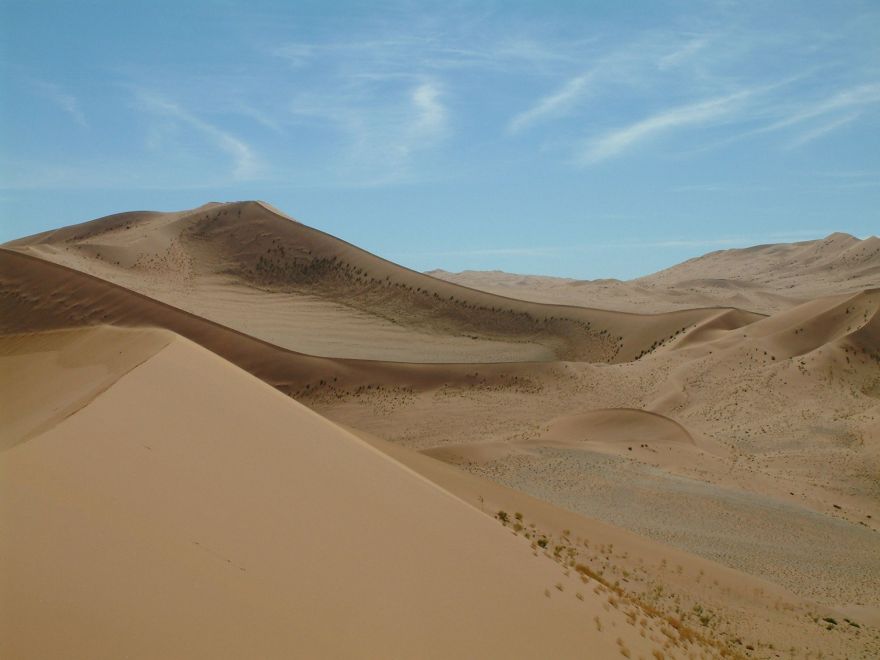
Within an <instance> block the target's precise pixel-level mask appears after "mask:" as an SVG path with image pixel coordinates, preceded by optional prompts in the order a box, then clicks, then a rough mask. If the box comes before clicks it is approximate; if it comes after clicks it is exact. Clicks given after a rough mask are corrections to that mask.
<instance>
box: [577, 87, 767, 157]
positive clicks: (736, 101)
mask: <svg viewBox="0 0 880 660" xmlns="http://www.w3.org/2000/svg"><path fill="white" fill-rule="evenodd" d="M753 93H754V92H753V91H751V90H745V91H741V92H736V93H734V94H728V95H727V96H721V97H716V98H712V99H708V100H706V101H701V102H699V103H692V104H689V105H683V106H679V107H677V108H673V109H671V110H666V111H664V112H660V113H658V114H655V115H653V116H651V117H648V118H647V119H643V120H641V121H639V122H636V123H634V124H631V125H629V126H627V127H625V128H621V129H617V130H613V131H610V132H608V133H606V134H605V135H602V136H600V137H598V138H596V139H594V140H591V141H590V143H589V144H588V146H587V148H586V149H585V150H584V151H583V153H582V154H581V155H580V157H579V160H580V162H581V163H583V164H593V163H598V162H600V161H603V160H607V159H609V158H613V157H615V156H619V155H620V154H622V153H623V152H624V151H626V150H628V149H630V148H632V147H633V146H635V145H636V144H638V143H639V142H642V141H644V140H647V139H648V138H650V137H653V136H655V135H658V134H660V133H664V132H667V131H671V130H673V129H676V128H680V127H683V126H690V125H695V124H706V123H711V122H713V121H716V120H719V119H721V118H723V117H725V116H729V115H730V114H731V113H732V112H733V111H734V110H736V109H737V108H738V107H739V106H740V103H741V102H742V101H743V100H745V99H746V98H748V97H749V96H751V95H752V94H753Z"/></svg>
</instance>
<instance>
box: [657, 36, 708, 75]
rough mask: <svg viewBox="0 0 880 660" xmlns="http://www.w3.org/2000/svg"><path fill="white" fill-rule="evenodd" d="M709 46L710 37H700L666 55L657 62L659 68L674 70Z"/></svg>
mask: <svg viewBox="0 0 880 660" xmlns="http://www.w3.org/2000/svg"><path fill="white" fill-rule="evenodd" d="M708 45H709V38H708V37H698V38H696V39H693V40H691V41H689V42H688V43H686V44H685V45H684V46H681V47H680V48H677V49H676V50H674V51H673V52H671V53H669V54H668V55H664V56H663V57H661V58H660V59H659V60H658V62H657V68H658V69H661V70H665V69H672V68H674V67H677V66H679V65H680V64H682V63H684V62H686V61H687V60H689V59H690V58H691V57H693V56H694V55H696V54H697V53H699V52H700V51H701V50H703V49H704V48H706V46H708Z"/></svg>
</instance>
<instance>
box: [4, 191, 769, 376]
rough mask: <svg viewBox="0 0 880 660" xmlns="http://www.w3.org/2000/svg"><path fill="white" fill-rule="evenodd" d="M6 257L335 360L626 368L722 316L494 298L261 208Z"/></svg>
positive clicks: (47, 240)
mask: <svg viewBox="0 0 880 660" xmlns="http://www.w3.org/2000/svg"><path fill="white" fill-rule="evenodd" d="M6 247H8V248H9V249H14V250H18V251H22V252H26V253H28V254H32V255H35V256H39V257H40V258H42V259H46V260H49V261H53V262H55V263H59V264H62V265H66V266H69V267H71V268H74V269H76V270H80V271H82V272H86V273H90V274H92V275H95V276H98V277H100V278H102V279H104V280H107V281H110V282H114V283H116V284H119V285H121V286H124V287H126V288H129V289H131V290H134V291H137V292H139V293H142V294H144V295H147V296H150V297H152V298H155V299H157V300H161V301H163V302H166V303H168V304H170V305H173V306H175V307H178V308H181V309H183V310H186V311H190V312H192V313H195V314H198V315H200V316H204V317H205V318H208V319H210V320H213V321H216V322H218V323H221V324H223V325H226V326H228V327H231V328H234V329H237V330H240V331H242V332H247V333H248V334H252V335H254V336H255V337H258V338H260V339H264V340H266V341H269V342H271V343H273V344H276V345H279V346H282V347H284V348H289V349H291V350H296V351H299V352H307V353H310V354H315V355H323V356H328V357H356V358H362V359H364V358H369V359H383V360H395V361H409V362H509V361H535V360H552V359H576V360H588V361H620V360H626V359H631V358H632V357H634V356H635V355H637V354H638V353H639V352H640V351H643V350H645V348H646V347H647V346H650V345H651V344H652V343H653V342H655V341H657V340H660V339H661V338H665V337H666V336H668V335H669V334H671V333H673V332H676V331H680V330H682V329H684V328H687V327H689V326H691V325H693V324H695V323H698V322H700V321H703V320H705V319H707V318H710V317H712V316H715V315H716V314H719V313H722V311H723V310H718V309H688V310H682V311H677V312H671V313H667V314H661V315H644V314H619V313H615V312H608V311H605V310H601V309H585V308H573V307H565V306H560V305H539V304H534V303H529V302H525V301H522V300H515V299H510V298H503V297H500V296H495V295H490V294H486V293H483V292H480V291H475V290H473V289H468V288H465V287H461V286H458V285H455V284H450V283H448V282H445V281H442V280H438V279H436V278H433V277H429V276H426V275H423V274H420V273H416V272H413V271H410V270H407V269H405V268H402V267H400V266H398V265H396V264H393V263H391V262H388V261H385V260H384V259H381V258H379V257H377V256H375V255H372V254H370V253H368V252H365V251H363V250H361V249H359V248H357V247H355V246H353V245H351V244H349V243H346V242H344V241H342V240H340V239H338V238H335V237H333V236H330V235H328V234H325V233H323V232H320V231H318V230H316V229H312V228H310V227H307V226H306V225H303V224H301V223H299V222H296V221H293V220H291V219H290V218H288V217H287V216H282V215H279V214H278V213H276V212H274V211H272V210H271V208H270V207H268V206H266V205H265V204H263V203H260V202H240V203H232V204H212V205H206V206H203V207H200V208H198V209H194V210H192V211H183V212H178V213H158V214H157V213H147V212H145V213H125V214H119V215H113V216H109V217H107V218H99V219H98V220H93V221H91V222H87V223H84V224H82V225H76V226H73V227H68V228H65V229H61V230H56V231H53V232H46V233H43V234H38V235H36V236H32V237H29V238H25V239H20V240H17V241H12V242H11V243H8V244H7V246H6ZM754 318H757V317H754Z"/></svg>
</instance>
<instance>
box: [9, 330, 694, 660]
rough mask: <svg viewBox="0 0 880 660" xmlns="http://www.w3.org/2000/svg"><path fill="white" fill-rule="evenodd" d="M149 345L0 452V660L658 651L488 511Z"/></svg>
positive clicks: (173, 350) (262, 391) (202, 362)
mask: <svg viewBox="0 0 880 660" xmlns="http://www.w3.org/2000/svg"><path fill="white" fill-rule="evenodd" d="M146 332H147V331H128V330H119V329H116V330H110V329H100V330H95V329H89V330H81V331H67V332H63V333H54V334H52V333H50V334H48V335H45V334H36V335H31V336H30V337H23V336H17V337H12V338H9V337H5V338H3V339H2V340H0V346H2V350H3V358H2V360H3V362H4V363H5V362H6V361H7V360H9V359H15V358H16V357H20V356H27V355H33V354H34V353H35V351H48V352H52V353H54V354H55V355H56V357H57V358H58V359H57V360H56V362H55V363H54V367H52V368H49V367H46V365H45V360H43V361H42V362H43V364H42V365H41V369H42V370H43V374H44V376H45V377H47V378H49V377H52V376H60V377H62V378H65V377H66V374H65V373H64V372H65V371H66V370H67V369H68V368H69V365H67V364H65V358H64V354H65V352H66V351H68V350H69V349H71V348H73V347H76V350H77V357H78V360H79V361H80V363H81V364H84V363H92V362H93V363H95V364H106V363H107V361H108V360H110V359H111V358H112V355H113V354H114V353H115V352H117V349H118V348H119V347H120V346H122V343H124V339H126V338H130V339H131V340H132V341H133V342H134V343H135V344H136V345H137V348H138V350H141V349H142V347H143V342H144V338H145V333H146ZM95 333H98V335H97V336H96V335H95ZM147 334H148V333H147ZM94 339H99V340H100V341H92V340H94ZM108 339H110V340H112V341H105V340H108ZM154 340H155V343H154V345H153V350H154V351H155V352H154V354H153V355H152V356H151V357H149V358H148V359H146V360H145V361H143V362H142V363H141V364H140V365H139V366H137V367H135V368H133V369H130V370H128V371H127V372H125V373H123V372H124V371H125V370H124V369H123V368H121V367H119V368H118V369H117V371H116V374H117V375H118V376H119V377H118V379H117V380H116V381H115V382H114V383H113V384H111V385H110V386H109V387H107V388H105V389H104V391H103V392H101V393H100V394H98V395H97V396H95V397H94V398H92V400H91V401H90V402H89V403H88V405H85V406H84V407H82V408H81V409H79V410H78V411H77V412H76V413H75V414H73V415H71V416H69V417H67V418H65V419H63V420H60V421H58V422H57V423H56V424H55V425H54V426H52V427H51V428H48V429H45V430H44V431H43V432H42V433H40V434H38V435H36V436H34V437H31V438H30V439H28V440H27V441H26V442H22V443H19V444H17V445H16V446H14V447H12V448H10V449H7V450H5V451H4V452H2V453H0V474H2V480H0V483H2V491H3V492H2V498H0V499H2V507H3V512H2V519H3V521H4V522H3V524H4V533H3V535H2V539H3V540H2V541H0V565H2V566H3V574H4V598H3V599H2V605H0V609H2V612H0V650H2V655H3V656H4V657H21V658H24V657H34V658H37V657H60V656H63V657H69V658H73V657H82V658H102V657H106V658H116V657H131V658H135V657H143V658H154V657H188V658H194V657H211V658H223V657H230V658H232V657H236V658H241V657H262V658H272V657H278V658H280V657H293V656H311V657H314V656H321V657H377V656H379V657H473V658H479V657H538V656H547V655H549V656H552V657H583V655H584V653H585V652H586V651H587V650H589V652H591V653H595V654H598V655H599V656H602V657H611V656H613V655H617V654H618V653H619V651H620V648H621V647H625V648H627V649H629V650H631V652H634V653H639V654H647V653H649V652H650V649H651V647H658V646H659V644H658V642H654V641H652V640H651V639H650V637H657V638H658V639H659V638H660V636H659V633H658V632H656V631H655V630H654V628H657V627H658V625H659V624H657V625H655V622H654V621H652V622H651V625H650V626H649V628H648V631H649V633H650V637H648V636H646V637H641V636H640V635H638V634H637V633H636V629H635V628H633V627H630V626H628V625H627V624H626V616H625V614H624V613H623V612H621V611H617V610H611V611H606V610H605V609H603V607H602V601H601V600H600V599H599V597H598V596H595V595H593V594H592V593H588V594H587V595H586V597H584V598H582V599H581V598H575V595H574V586H575V585H574V583H573V581H572V580H571V578H566V577H565V576H564V575H563V574H562V572H561V570H560V567H558V566H557V565H556V564H555V563H553V562H549V561H546V560H544V559H542V558H535V557H534V556H532V552H531V551H530V549H529V546H528V545H527V544H526V543H524V542H523V541H522V540H521V539H519V538H516V537H515V536H513V535H511V534H510V532H509V531H508V530H505V529H504V528H503V527H501V526H500V525H499V524H498V523H497V522H495V521H493V520H492V519H491V518H489V517H487V516H484V515H481V514H480V513H479V512H477V511H476V510H474V509H473V508H471V507H469V506H467V505H465V504H464V503H462V502H461V501H460V500H458V499H457V498H455V497H452V496H450V495H449V494H447V493H445V492H444V491H442V490H440V489H439V488H438V487H437V486H435V485H434V484H432V483H431V482H429V481H427V480H425V479H423V478H422V477H420V476H418V475H416V474H415V473H413V472H411V471H409V470H408V469H406V468H404V467H402V466H401V465H399V464H397V463H396V462H394V461H393V460H391V459H389V458H387V457H386V456H384V455H383V454H381V453H379V452H377V451H376V450H374V449H372V448H370V447H369V446H367V445H365V444H364V443H363V442H362V441H360V440H359V439H357V438H355V437H354V436H352V435H350V434H349V433H348V432H346V431H344V430H342V429H340V428H339V427H337V426H335V425H333V424H331V423H329V422H327V421H326V420H324V419H322V418H321V417H319V416H318V415H316V414H315V413H313V412H311V411H309V410H308V409H306V408H304V407H303V406H301V405H299V404H298V403H296V402H294V401H292V400H290V399H289V398H287V397H285V396H283V395H281V394H279V393H278V392H276V391H274V390H273V389H271V388H269V387H267V386H266V385H265V384H264V383H262V382H260V381H258V380H256V379H254V378H252V377H251V376H249V375H247V374H246V373H244V372H242V371H240V370H238V369H237V368H235V367H233V366H231V365H229V364H228V363H226V362H224V361H223V360H221V359H220V358H218V357H217V356H215V355H213V354H211V353H209V352H208V351H206V350H204V349H202V348H200V347H198V346H196V345H194V344H192V343H191V342H189V341H187V340H184V339H182V338H176V337H169V335H168V333H158V336H156V337H155V338H154ZM9 373H10V372H8V371H7V370H6V369H0V374H3V378H4V379H7V378H8V374H9ZM4 386H8V383H5V384H4ZM85 389H88V386H86V387H85ZM43 404H44V406H46V407H51V406H52V405H53V404H54V398H53V397H51V396H47V397H46V399H45V400H44V402H43ZM160 411H161V412H160ZM555 583H559V584H560V587H561V589H557V588H555V587H554V584H555ZM569 584H570V585H571V587H572V589H571V591H568V592H567V591H565V590H564V588H565V586H564V585H569ZM551 590H552V593H551ZM545 591H546V594H545ZM594 616H601V619H602V620H603V621H605V626H606V628H608V629H609V630H607V631H606V632H604V633H602V632H600V631H599V630H597V627H596V626H595V625H594V623H593V621H592V619H593V617H594ZM612 626H613V627H615V628H616V630H614V631H613V632H612V631H611V630H610V628H611V627H612ZM692 646H693V645H692ZM693 648H696V646H693Z"/></svg>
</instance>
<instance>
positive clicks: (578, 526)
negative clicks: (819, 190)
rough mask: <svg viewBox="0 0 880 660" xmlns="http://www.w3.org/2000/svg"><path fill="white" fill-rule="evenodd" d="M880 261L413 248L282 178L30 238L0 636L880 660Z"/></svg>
mask: <svg viewBox="0 0 880 660" xmlns="http://www.w3.org/2000/svg"><path fill="white" fill-rule="evenodd" d="M878 260H880V246H878V239H876V238H871V239H867V240H863V241H859V240H857V239H855V238H853V237H851V236H847V235H842V234H833V235H832V236H829V237H828V238H827V239H824V240H822V241H810V242H805V243H796V244H791V245H775V246H758V247H755V248H748V249H745V250H728V251H723V252H716V253H712V254H709V255H706V256H704V257H701V258H698V259H694V260H691V261H688V262H685V263H683V264H679V265H678V266H675V267H673V268H670V269H667V270H665V271H661V272H660V273H656V274H654V275H651V276H648V277H646V278H641V279H639V280H633V281H630V282H619V281H616V280H596V281H592V282H578V281H574V280H560V279H557V278H542V277H534V276H518V275H509V274H506V273H497V272H493V273H462V274H457V275H452V274H449V273H443V272H439V271H438V272H433V273H430V274H420V273H415V272H413V271H410V270H408V269H406V268H403V267H401V266H398V265H396V264H393V263H391V262H388V261H385V260H384V259H381V258H380V257H378V256H375V255H372V254H370V253H368V252H365V251H363V250H360V249H359V248H357V247H355V246H353V245H350V244H349V243H346V242H345V241H343V240H340V239H338V238H335V237H333V236H329V235H328V234H325V233H323V232H320V231H318V230H315V229H312V228H310V227H308V226H306V225H304V224H302V223H300V222H297V221H296V220H293V219H292V218H290V217H289V216H286V215H284V214H283V213H282V212H280V211H278V210H276V209H274V208H273V207H271V206H269V205H267V204H265V203H262V202H236V203H229V204H219V203H212V204H207V205H205V206H202V207H199V208H197V209H193V210H189V211H181V212H177V213H155V212H146V211H144V212H134V213H122V214H117V215H113V216H108V217H106V218H100V219H98V220H93V221H91V222H86V223H83V224H81V225H75V226H71V227H66V228H62V229H58V230H55V231H51V232H45V233H43V234H39V235H36V236H31V237H28V238H24V239H20V240H17V241H13V242H11V243H8V244H6V245H5V246H3V247H2V248H0V400H2V402H3V405H2V406H0V507H2V508H0V525H2V538H3V540H2V541H0V573H2V585H3V586H2V587H0V589H2V593H0V656H2V657H4V658H5V657H15V658H18V657H22V658H44V657H76V658H89V659H92V658H116V657H134V658H156V657H163V658H164V657H187V658H196V657H198V658H222V657H230V658H233V657H234V658H242V657H261V658H286V657H298V656H307V657H395V658H396V657H401V658H403V657H419V658H421V657H438V658H439V657H443V658H447V657H473V658H485V657H524V658H525V657H529V658H534V657H554V658H556V657H558V658H569V657H570V658H578V657H596V658H606V657H608V658H613V657H631V658H646V659H648V658H655V659H656V658H691V657H728V658H748V657H767V658H770V657H797V658H800V657H819V654H820V653H821V655H822V657H840V658H874V657H878V655H880V541H878V538H880V537H878V534H880V494H878V490H877V474H878V473H880V277H878V274H880V262H878ZM445 279H451V280H453V281H452V282H448V281H444V280H445ZM480 289H485V290H480ZM523 298H527V299H529V300H524V299H523Z"/></svg>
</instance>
